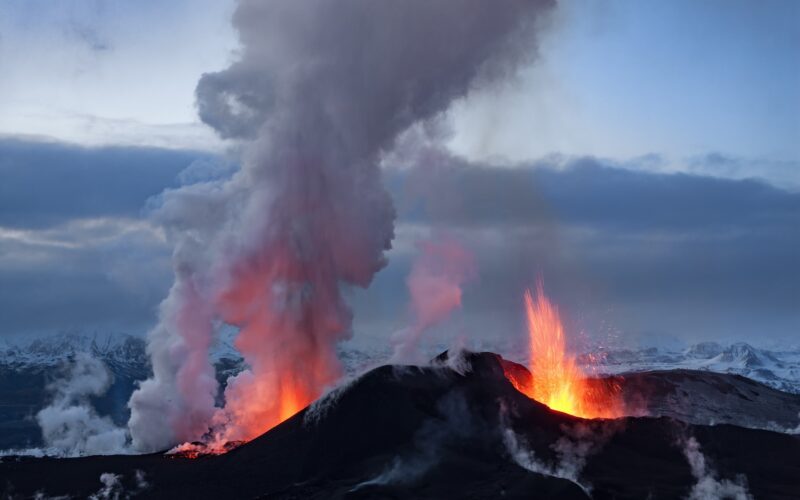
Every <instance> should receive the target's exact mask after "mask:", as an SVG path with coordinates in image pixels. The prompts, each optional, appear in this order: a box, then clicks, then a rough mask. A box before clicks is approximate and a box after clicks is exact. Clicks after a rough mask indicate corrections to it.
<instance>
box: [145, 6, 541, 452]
mask: <svg viewBox="0 0 800 500" xmlns="http://www.w3.org/2000/svg"><path fill="white" fill-rule="evenodd" d="M551 4H552V2H551V1H549V0H498V1H492V2H488V1H485V0H462V1H445V0H406V1H402V2H400V1H396V2H376V1H371V0H337V1H332V0H308V1H302V2H299V1H295V0H275V1H261V0H258V1H257V0H240V1H239V4H238V7H237V10H236V13H235V14H234V18H233V23H234V26H235V27H236V29H237V30H238V33H239V37H240V40H241V45H242V48H241V52H240V54H239V59H238V60H237V61H236V62H234V63H233V64H232V65H231V66H230V67H229V68H227V69H225V70H223V71H220V72H217V73H210V74H206V75H203V77H202V79H201V80H200V82H199V84H198V86H197V92H196V94H197V106H198V110H199V113H200V117H201V118H202V120H203V121H204V122H205V123H207V124H208V125H210V126H211V127H213V128H214V129H215V130H216V131H217V132H218V133H219V134H220V136H222V137H224V138H230V139H234V140H238V141H241V142H242V144H243V145H244V151H245V153H244V154H243V159H242V168H241V169H240V170H239V171H238V172H237V173H236V174H234V175H233V177H232V178H230V179H228V180H225V181H217V182H207V183H203V184H197V185H193V186H188V187H185V188H182V189H178V190H175V191H170V192H166V193H164V194H163V196H162V199H161V206H160V208H158V210H157V211H156V212H155V215H154V216H155V217H156V218H157V219H158V220H160V221H161V223H162V224H163V225H164V227H165V229H166V231H167V234H168V236H169V238H170V240H171V241H172V243H173V244H174V247H175V250H174V256H173V262H174V270H175V283H174V285H173V287H172V288H171V290H170V293H169V295H168V297H167V298H166V299H165V300H164V301H163V303H162V304H161V308H160V321H159V324H158V325H157V326H156V327H155V328H154V329H153V330H152V331H151V332H150V334H149V346H148V350H149V354H150V356H151V358H152V364H153V376H152V377H151V378H150V379H148V380H146V381H144V382H143V383H142V384H141V386H140V387H139V389H138V390H137V391H136V392H135V393H134V394H133V396H132V398H131V401H130V403H129V405H130V408H131V419H130V422H129V427H130V432H131V437H132V439H133V445H134V446H135V447H136V448H137V449H139V450H142V451H152V450H158V449H164V448H166V447H169V446H172V445H174V444H176V443H178V442H181V441H189V440H194V439H198V438H201V437H202V436H204V435H205V436H206V439H213V440H214V441H215V442H224V441H226V440H239V439H244V440H246V439H251V438H253V437H255V436H256V435H258V434H259V433H261V432H263V431H265V430H267V429H269V428H270V427H271V426H273V425H275V424H277V423H278V422H280V421H281V420H283V419H284V418H286V417H288V416H289V415H291V414H292V413H294V412H295V411H297V410H299V409H300V408H302V407H303V406H304V405H305V404H307V403H309V402H310V401H311V400H313V399H314V398H315V397H317V396H318V395H319V394H320V392H321V391H322V390H323V389H324V387H325V386H326V385H328V384H331V383H332V382H334V381H335V380H336V379H337V378H338V377H339V375H340V373H341V368H340V366H339V362H338V360H337V358H336V355H335V345H336V343H337V342H339V341H341V340H343V339H346V338H347V337H348V336H349V335H350V325H351V312H350V310H349V308H348V306H347V304H346V303H345V302H344V300H343V297H342V295H341V289H342V288H343V287H347V286H358V287H366V286H368V285H369V283H370V281H371V280H372V277H373V275H374V274H375V273H376V272H377V271H378V270H380V269H381V268H382V267H383V266H384V265H385V257H384V251H386V250H387V249H389V248H390V244H391V241H392V238H393V224H394V208H393V206H392V203H391V199H390V197H389V196H388V194H387V192H386V191H385V189H384V188H383V185H382V183H381V172H380V168H379V166H378V165H379V164H380V161H381V158H382V156H383V155H384V154H386V153H387V152H389V151H391V149H392V147H393V143H394V141H395V139H396V137H397V136H398V135H399V134H400V133H401V132H403V131H404V130H406V129H407V128H408V127H410V126H411V125H413V124H415V123H417V122H420V121H424V120H427V119H429V118H432V117H434V116H436V115H437V114H439V113H441V112H442V111H444V110H446V109H447V107H448V106H449V104H450V103H451V102H452V101H453V100H454V99H456V98H459V97H462V96H464V95H466V94H467V93H468V92H469V90H470V89H471V88H473V87H474V86H477V85H482V84H486V83H489V82H491V81H493V80H496V79H498V78H503V77H505V76H508V75H509V74H510V73H511V72H512V71H513V70H514V68H515V67H516V66H517V65H518V64H519V63H520V62H522V61H524V60H527V59H529V58H530V57H531V56H532V51H533V49H534V44H533V42H534V35H535V31H536V28H537V25H536V22H535V21H536V20H537V19H538V18H539V14H541V13H542V12H544V11H546V10H549V8H550V7H551ZM222 323H226V324H231V325H234V326H236V327H238V328H239V329H240V331H239V334H238V337H237V340H236V347H237V348H238V349H239V351H240V352H241V353H242V355H243V356H244V359H245V361H246V363H247V365H248V367H249V368H248V369H247V370H245V371H244V372H242V373H241V374H239V375H238V376H236V377H234V378H233V379H232V380H229V381H228V386H227V389H226V392H225V406H224V407H223V408H217V407H215V397H216V395H217V391H218V385H217V383H216V380H215V378H214V369H213V366H212V365H211V363H210V361H209V356H208V354H209V352H208V351H209V348H210V346H211V345H212V344H213V341H214V335H215V331H216V329H217V327H218V326H219V325H220V324H222ZM208 436H211V437H210V438H209V437H208Z"/></svg>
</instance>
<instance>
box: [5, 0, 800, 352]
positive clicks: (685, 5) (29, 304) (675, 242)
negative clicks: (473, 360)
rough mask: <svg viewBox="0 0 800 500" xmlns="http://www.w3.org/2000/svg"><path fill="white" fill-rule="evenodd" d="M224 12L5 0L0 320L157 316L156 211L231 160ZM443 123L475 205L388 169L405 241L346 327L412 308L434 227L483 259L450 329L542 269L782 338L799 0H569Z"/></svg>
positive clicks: (633, 312) (502, 319)
mask: <svg viewBox="0 0 800 500" xmlns="http://www.w3.org/2000/svg"><path fill="white" fill-rule="evenodd" d="M234 6H235V5H234V3H233V2H232V1H227V0H198V1H188V0H181V1H174V2H160V1H155V0H147V1H137V2H133V1H123V0H94V1H87V0H62V1H59V2H52V1H47V0H6V1H4V2H2V3H1V4H0V74H1V75H3V77H2V78H0V136H2V137H0V178H2V179H3V181H2V185H0V317H2V318H4V320H3V321H2V322H0V323H2V324H0V334H14V333H16V334H25V333H26V332H49V331H57V330H59V329H75V328H77V329H86V330H93V329H99V330H109V329H110V330H124V331H129V332H132V333H142V332H144V331H145V330H146V329H147V328H148V326H149V325H151V324H152V322H153V320H154V317H155V307H156V305H157V303H158V302H159V300H160V299H161V298H163V296H164V294H165V293H166V290H167V288H168V286H169V284H170V281H171V271H170V268H169V254H170V249H169V247H168V245H167V243H166V239H165V237H164V234H163V230H162V229H161V228H160V227H159V225H158V223H157V221H154V220H151V218H150V217H149V207H152V206H153V204H157V203H158V194H159V193H160V192H161V191H163V190H164V189H168V188H171V187H175V186H178V185H181V184H186V183H191V182H196V181H197V180H198V179H200V180H201V179H204V178H207V177H210V176H211V177H213V176H224V175H227V173H229V172H230V169H231V168H232V167H231V164H235V163H236V158H235V148H234V149H231V148H232V147H233V146H235V145H233V144H231V143H227V142H225V141H223V140H221V139H219V138H217V137H216V136H215V135H214V133H213V132H212V131H211V130H210V129H209V128H207V127H206V126H205V125H203V124H202V123H201V122H200V120H199V119H198V118H197V116H196V110H195V106H194V89H195V86H196V84H197V81H198V79H199V78H200V76H201V75H202V74H203V73H204V72H211V71H216V70H219V69H222V68H224V67H226V66H227V65H228V64H229V63H230V61H231V60H233V59H234V58H235V56H236V50H237V47H238V42H237V39H236V33H235V31H234V30H233V29H232V28H231V26H230V20H229V17H230V15H231V13H232V12H233V9H234ZM445 118H446V119H445V121H446V122H447V125H446V126H445V127H443V129H444V130H446V131H447V132H446V133H447V135H446V142H447V144H448V146H449V147H450V148H451V150H452V152H453V153H455V154H456V155H459V156H460V158H457V159H455V158H456V157H453V158H454V159H451V160H448V161H452V162H453V163H458V164H459V165H461V166H462V167H463V168H465V170H464V172H465V173H462V174H453V175H452V176H448V175H444V176H443V177H442V178H441V179H440V182H442V183H443V184H442V189H448V190H454V191H457V192H458V193H459V196H460V197H462V203H463V204H464V205H466V206H482V207H488V208H486V209H485V210H483V211H481V212H480V213H478V214H476V215H475V220H474V221H473V222H474V223H472V224H465V223H464V221H462V220H455V219H451V218H448V217H449V216H442V215H441V214H439V215H438V216H433V215H431V214H429V215H428V216H420V215H419V214H420V213H421V211H420V209H419V207H418V204H419V203H420V200H419V199H416V198H413V197H412V198H413V199H406V197H408V193H407V191H406V190H404V189H403V188H402V186H403V185H404V183H405V182H407V179H404V178H403V175H401V174H396V173H394V171H393V170H392V167H391V166H389V168H388V170H387V176H388V178H389V179H388V180H389V181H390V184H391V185H392V192H393V195H394V196H395V198H396V203H397V205H398V207H399V208H400V210H399V211H400V219H399V221H398V231H397V232H398V240H397V241H396V245H395V246H396V249H395V250H394V251H393V252H392V254H391V255H390V259H391V260H390V262H391V264H390V266H389V267H388V268H387V269H386V270H384V271H383V272H382V273H381V274H380V275H379V277H378V279H377V281H376V283H375V285H374V287H373V289H372V290H370V291H369V292H367V293H357V294H356V295H355V302H356V314H357V327H359V328H362V329H364V330H370V331H377V332H378V335H379V336H380V335H381V334H383V333H387V332H389V331H391V329H392V328H396V327H397V326H398V325H400V324H402V321H404V307H405V301H406V297H405V290H404V279H405V275H406V273H407V271H408V267H409V261H410V258H411V254H410V253H409V250H408V249H409V248H412V247H413V244H412V243H413V239H414V237H415V235H417V234H419V233H420V232H424V231H426V230H429V228H430V226H432V225H436V224H442V223H444V222H446V223H447V224H448V225H450V226H452V228H453V231H454V232H455V233H456V234H457V235H458V236H459V237H460V238H462V239H463V240H464V241H466V242H468V243H469V244H470V245H471V248H472V250H473V251H474V252H475V253H476V254H477V255H478V260H479V262H480V265H481V273H480V274H481V278H480V280H479V282H478V283H477V284H476V285H475V286H474V288H472V289H469V290H467V291H466V292H465V311H464V313H463V315H462V317H461V319H460V320H459V318H456V323H457V322H458V321H461V323H460V325H461V326H458V327H457V328H464V327H465V326H464V325H468V324H476V325H477V324H481V325H484V326H485V327H486V329H487V330H498V329H504V328H515V327H516V325H515V323H514V322H515V321H516V320H515V319H514V318H516V316H515V313H514V309H515V308H516V307H517V306H518V303H517V299H518V297H519V294H520V288H522V287H524V286H527V284H529V283H530V282H531V281H532V280H533V279H535V275H536V273H537V272H543V273H544V274H545V277H546V279H548V280H549V282H550V283H551V284H552V289H553V293H554V295H555V296H556V298H557V299H558V300H559V302H560V303H562V304H564V307H565V308H566V310H567V311H568V312H570V313H571V316H572V317H573V318H576V319H575V321H576V324H579V328H581V329H585V330H589V331H593V330H594V331H599V330H601V327H600V326H598V325H600V324H603V325H609V324H610V325H612V326H611V327H607V326H603V327H602V328H610V329H612V330H614V331H619V332H623V333H624V334H625V335H627V336H630V337H634V338H637V339H638V338H642V337H647V336H648V335H651V336H655V335H661V336H665V337H666V336H676V337H680V338H719V337H728V338H737V339H751V338H752V339H757V338H759V337H761V338H763V337H766V338H776V339H777V338H789V339H791V338H793V337H796V335H797V333H798V329H800V312H798V311H800V298H799V297H800V288H798V287H799V286H800V285H798V283H800V262H799V259H800V257H798V255H800V235H798V232H800V231H798V224H800V202H799V201H798V200H799V199H800V194H798V193H799V192H800V2H794V1H790V0H786V1H777V0H773V1H762V2H745V1H722V0H716V1H715V0H708V1H702V2H698V1H688V0H685V1H674V2H660V1H654V0H653V1H634V0H627V1H622V0H609V1H605V2H594V3H589V2H577V1H573V2H564V3H562V4H560V6H559V8H558V9H557V10H556V13H555V15H554V16H553V17H552V18H551V19H550V20H549V27H548V30H547V32H546V35H545V38H544V40H543V42H542V45H541V47H540V53H539V54H538V56H537V57H536V58H534V59H533V62H532V63H531V64H530V65H529V66H528V67H526V68H524V69H523V70H522V71H521V72H520V74H519V75H518V77H517V78H516V79H515V80H514V81H509V82H505V83H503V84H501V85H499V86H495V87H492V88H482V89H477V90H475V91H474V92H473V93H471V94H470V95H468V96H466V97H465V98H464V99H462V100H460V101H458V102H457V103H456V104H455V105H454V106H453V108H452V109H451V110H450V111H449V112H448V113H447V117H445ZM497 168H500V169H501V170H492V169H497ZM445 171H447V170H446V169H445ZM487 172H488V173H487ZM493 172H494V173H493ZM497 172H501V173H502V174H497ZM503 176H508V178H506V177H503ZM751 178H755V179H756V180H748V179H751ZM487 179H489V180H492V181H493V182H499V183H500V184H498V185H493V184H492V182H488V180H487ZM504 179H505V180H504ZM503 182H506V184H503ZM398 186H400V187H398ZM512 187H518V188H519V191H518V192H517V191H515V193H516V195H515V196H516V197H517V198H513V197H511V196H510V195H507V194H508V192H509V190H511V191H513V189H512ZM481 188H483V189H481ZM498 193H502V196H500V198H497V197H496V196H498ZM492 196H495V197H494V198H493V197H492ZM513 199H517V200H518V202H513V203H512V201H513ZM487 200H489V201H488V202H487ZM492 200H497V202H496V204H495V203H494V202H493V201H492ZM510 200H511V201H510ZM531 200H535V201H536V203H535V204H534V205H535V206H534V205H531V204H530V201H531ZM414 206H417V209H414V210H412V209H410V208H409V207H414ZM541 207H546V213H547V217H544V218H541V217H539V216H537V215H534V214H536V213H538V210H540V209H541ZM445 215H446V214H445ZM479 216H480V217H479ZM437 217H444V218H443V219H442V220H438V219H437ZM443 221H444V222H443ZM512 221H516V222H514V223H513V224H512V223H511V222H512ZM497 238H501V239H502V240H503V241H504V242H505V244H504V245H500V246H498V245H497V243H496V239H497ZM509 266H511V267H509ZM466 306H469V307H466ZM509 318H511V319H509ZM576 328H578V327H576Z"/></svg>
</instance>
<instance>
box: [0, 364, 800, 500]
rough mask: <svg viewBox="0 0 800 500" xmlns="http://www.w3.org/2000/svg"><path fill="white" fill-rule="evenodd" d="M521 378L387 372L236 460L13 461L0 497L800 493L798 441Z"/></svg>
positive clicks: (472, 368)
mask: <svg viewBox="0 0 800 500" xmlns="http://www.w3.org/2000/svg"><path fill="white" fill-rule="evenodd" d="M509 370H518V371H520V373H523V372H521V371H522V370H526V369H525V368H524V367H523V366H521V365H516V364H514V363H511V362H509V361H506V360H504V359H503V358H502V357H500V356H499V355H496V354H493V353H469V352H464V353H459V354H458V355H452V356H450V355H448V354H447V353H444V354H442V355H440V356H439V357H437V358H436V359H435V360H433V361H432V362H431V363H430V365H429V366H424V367H416V366H396V365H385V366H381V367H379V368H376V369H373V370H371V371H369V372H367V373H365V374H363V375H362V376H360V377H358V378H356V379H354V380H352V381H351V382H349V383H347V384H345V385H342V386H340V387H339V388H338V389H335V390H333V391H332V392H330V393H329V394H327V395H326V396H324V397H323V398H321V399H320V400H318V401H317V402H315V403H314V404H312V405H311V406H309V407H307V408H305V409H304V410H302V411H301V412H299V413H298V414H296V415H294V416H293V417H291V418H289V419H288V420H286V421H285V422H283V423H282V424H280V425H278V426H277V427H275V428H273V429H271V430H270V431H268V432H267V433H265V434H263V435H261V436H260V437H258V438H256V439H254V440H252V441H250V442H248V443H246V444H244V445H242V446H240V447H238V448H235V449H233V450H232V451H230V452H228V453H226V454H223V455H215V456H201V457H199V458H196V459H190V458H185V457H181V456H179V455H167V454H164V453H157V454H149V455H136V456H104V457H82V458H71V459H58V458H32V457H5V458H3V461H2V463H0V487H2V489H3V492H4V494H5V497H6V498H28V497H31V496H34V495H36V494H40V495H45V496H48V497H53V496H66V497H71V498H84V497H88V496H90V495H92V494H96V493H97V492H98V491H101V490H103V488H105V490H103V491H105V492H109V491H112V492H113V491H116V494H117V495H118V496H120V497H122V496H137V495H141V496H142V497H146V498H176V497H187V498H491V497H497V496H503V497H504V498H648V497H649V498H684V497H686V496H688V495H689V494H690V493H691V492H692V491H693V488H697V486H698V484H700V483H701V482H702V481H706V480H709V479H710V480H712V481H716V482H717V484H724V482H725V481H728V482H729V483H731V482H733V481H738V483H737V484H741V485H742V487H743V488H747V491H749V493H750V494H751V495H753V496H754V497H755V498H797V495H798V493H800V481H798V479H797V478H798V477H800V437H798V436H796V435H790V434H785V433H779V432H772V431H767V430H758V429H748V428H742V427H737V426H734V425H729V424H723V425H713V426H711V425H695V424H691V423H686V422H683V421H681V420H678V419H676V418H672V417H666V416H662V417H657V418H653V417H627V418H618V419H582V418H579V417H575V416H571V415H568V414H565V413H561V412H558V411H554V410H551V409H550V408H548V407H547V406H545V405H543V404H541V403H538V402H536V401H535V400H532V399H530V398H529V397H527V396H526V395H525V394H523V393H521V392H519V391H518V390H517V389H516V388H515V386H514V385H513V384H512V383H511V382H510V381H509V379H508V378H507V377H506V372H508V371H509ZM650 377H658V374H651V375H650ZM638 383H642V382H641V381H638ZM752 397H753V398H757V397H758V396H752ZM687 443H691V444H692V447H691V450H690V451H694V452H696V453H697V454H699V455H697V454H695V455H689V454H687ZM697 456H700V457H701V458H702V465H703V468H704V469H703V470H704V471H705V473H706V474H707V476H708V477H698V471H697V467H696V465H697V463H696V461H694V462H693V459H692V457H694V458H697ZM101 476H102V477H103V482H101ZM731 484H732V483H731Z"/></svg>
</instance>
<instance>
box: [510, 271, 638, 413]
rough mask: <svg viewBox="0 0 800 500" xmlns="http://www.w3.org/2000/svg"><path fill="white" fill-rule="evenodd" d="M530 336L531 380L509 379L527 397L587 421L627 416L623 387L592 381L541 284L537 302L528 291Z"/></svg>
mask: <svg viewBox="0 0 800 500" xmlns="http://www.w3.org/2000/svg"><path fill="white" fill-rule="evenodd" d="M525 313H526V316H527V323H528V335H529V353H530V358H529V365H528V367H529V368H530V371H531V375H532V376H531V378H530V380H527V379H522V378H520V377H518V376H512V375H511V374H510V373H509V372H508V371H507V372H506V377H507V378H508V379H509V380H510V381H511V383H512V384H514V386H515V387H516V388H517V389H518V390H519V391H520V392H522V393H523V394H525V395H526V396H528V397H529V398H531V399H535V400H536V401H539V402H540V403H544V404H546V405H547V406H548V407H550V408H552V409H553V410H557V411H560V412H564V413H569V414H571V415H576V416H579V417H583V418H615V417H621V416H623V415H624V413H625V412H624V405H623V403H622V400H621V397H620V387H619V385H618V384H615V383H606V382H604V381H602V380H596V379H589V378H588V377H586V375H585V374H584V373H583V371H582V370H581V369H580V368H579V367H578V365H577V363H576V360H575V356H574V355H572V354H570V353H569V352H568V351H567V347H566V339H565V335H564V326H563V324H562V323H561V317H560V316H559V314H558V308H557V307H556V306H555V305H553V304H552V303H551V302H550V300H549V299H548V298H547V297H546V296H545V294H544V288H543V286H542V283H541V282H540V283H539V284H538V285H537V287H536V299H535V300H534V297H533V296H532V295H531V292H530V290H528V291H526V292H525Z"/></svg>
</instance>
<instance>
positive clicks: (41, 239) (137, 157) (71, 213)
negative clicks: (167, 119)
mask: <svg viewBox="0 0 800 500" xmlns="http://www.w3.org/2000/svg"><path fill="white" fill-rule="evenodd" d="M219 164H221V163H220V161H219V160H216V159H214V158H213V157H208V156H206V155H202V154H199V153H195V152H191V151H168V150H158V149H144V148H122V147H117V148H82V147H77V146H71V145H66V144H59V143H43V142H38V141H24V140H21V139H11V138H5V139H0V177H1V178H2V179H3V182H2V183H0V283H2V285H0V317H2V318H3V322H2V324H0V335H3V334H10V333H27V332H32V331H38V332H45V331H53V330H56V331H58V330H64V329H69V328H79V329H106V330H108V329H111V330H118V329H124V330H128V331H131V330H132V331H133V332H138V331H143V330H144V329H145V328H146V327H147V326H148V325H149V324H150V323H151V322H152V321H153V320H154V318H155V306H156V304H157V303H158V300H159V298H160V297H161V296H162V295H163V294H164V293H165V290H167V289H168V287H169V283H170V270H169V255H170V249H169V247H168V246H167V244H166V235H165V233H164V231H163V230H162V229H161V227H159V225H158V224H157V223H156V222H155V221H151V220H149V219H148V218H146V217H144V215H146V214H143V210H144V209H145V207H146V202H147V200H148V199H149V198H150V197H152V196H154V195H157V194H159V193H160V192H162V191H163V190H164V189H165V188H169V187H171V186H177V185H179V184H180V183H184V182H197V181H202V180H203V179H206V178H210V177H214V176H217V175H224V172H223V173H222V174H220V173H219V171H218V169H216V165H219ZM187 167H189V168H187ZM183 171H185V173H184V174H183V175H179V173H181V172H183ZM154 203H155V202H154Z"/></svg>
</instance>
